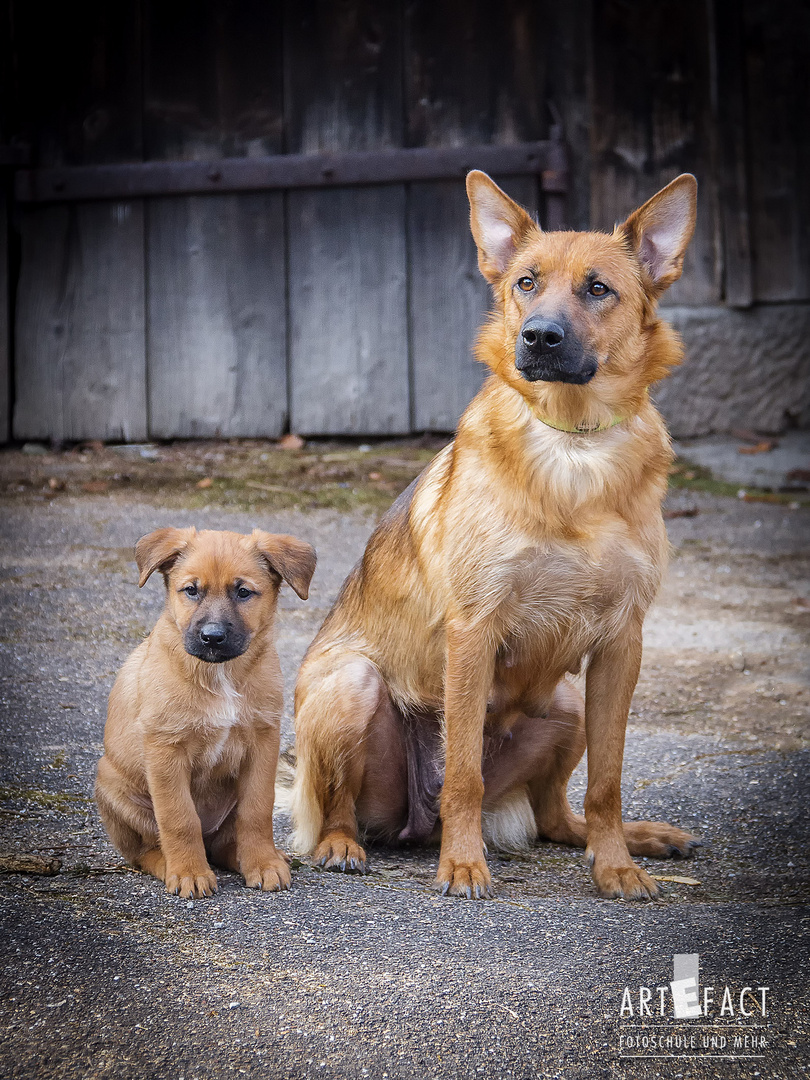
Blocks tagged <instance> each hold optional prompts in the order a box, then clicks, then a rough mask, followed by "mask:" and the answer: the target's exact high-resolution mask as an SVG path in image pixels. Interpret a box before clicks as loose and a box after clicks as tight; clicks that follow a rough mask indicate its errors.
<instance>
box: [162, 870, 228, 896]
mask: <svg viewBox="0 0 810 1080" xmlns="http://www.w3.org/2000/svg"><path fill="white" fill-rule="evenodd" d="M216 891H217V879H216V875H215V874H214V871H213V870H212V869H211V867H210V866H206V867H205V869H204V870H203V869H202V868H199V869H196V868H194V869H189V868H174V867H171V866H167V867H166V892H167V893H170V894H171V895H172V896H182V897H184V899H186V900H200V899H201V898H202V897H203V896H213V895H214V893H215V892H216Z"/></svg>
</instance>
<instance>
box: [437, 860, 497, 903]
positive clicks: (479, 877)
mask: <svg viewBox="0 0 810 1080" xmlns="http://www.w3.org/2000/svg"><path fill="white" fill-rule="evenodd" d="M435 888H436V889H437V890H438V891H439V892H440V893H441V895H442V896H465V897H466V898H467V899H468V900H472V899H475V900H483V899H484V898H485V897H488V896H492V878H491V876H490V873H489V869H488V867H487V864H486V862H485V861H484V859H473V860H469V861H467V862H456V860H455V859H453V858H443V859H440V860H439V869H438V872H437V874H436V882H435Z"/></svg>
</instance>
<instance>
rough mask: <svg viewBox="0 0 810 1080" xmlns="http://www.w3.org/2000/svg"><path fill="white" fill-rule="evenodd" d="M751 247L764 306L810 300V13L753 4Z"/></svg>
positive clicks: (748, 23) (748, 25) (797, 4)
mask: <svg viewBox="0 0 810 1080" xmlns="http://www.w3.org/2000/svg"><path fill="white" fill-rule="evenodd" d="M742 7H743V13H744V33H745V53H746V57H745V59H746V81H747V95H746V100H747V105H748V150H749V158H748V161H749V168H750V174H749V176H750V189H749V190H750V209H751V239H752V245H753V252H754V295H755V297H756V299H757V300H806V299H808V297H810V192H809V191H808V179H807V178H808V175H810V114H809V113H808V109H807V96H808V90H810V73H809V72H808V61H807V58H808V55H810V7H808V5H807V4H806V3H804V2H802V0H787V2H784V3H780V4H772V3H767V0H746V2H745V3H744V4H743V5H742Z"/></svg>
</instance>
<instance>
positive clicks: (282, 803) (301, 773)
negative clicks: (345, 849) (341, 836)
mask: <svg viewBox="0 0 810 1080" xmlns="http://www.w3.org/2000/svg"><path fill="white" fill-rule="evenodd" d="M315 779H316V778H315V776H314V775H313V770H312V768H311V767H310V763H309V762H308V760H307V757H306V754H305V753H299V754H298V757H297V759H296V757H295V752H294V751H290V750H288V751H286V753H284V754H282V755H281V757H280V758H279V763H278V772H277V773H276V806H277V807H278V809H279V810H283V811H285V812H286V813H288V814H290V816H291V817H292V821H293V833H292V837H291V840H290V846H291V847H292V849H293V850H294V851H297V852H298V853H299V854H301V855H310V854H311V853H312V852H313V851H314V850H315V847H316V846H317V843H318V840H319V838H320V835H321V830H322V828H323V805H322V803H321V800H320V798H319V796H318V788H317V785H316V782H315Z"/></svg>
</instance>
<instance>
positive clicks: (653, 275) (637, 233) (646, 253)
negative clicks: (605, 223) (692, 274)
mask: <svg viewBox="0 0 810 1080" xmlns="http://www.w3.org/2000/svg"><path fill="white" fill-rule="evenodd" d="M696 217H697V180H696V179H695V178H694V176H692V174H691V173H683V174H682V175H681V176H679V177H677V178H676V179H675V180H673V181H672V183H671V184H667V186H666V187H665V188H662V190H661V191H659V192H658V194H657V195H653V197H652V198H651V199H650V200H649V201H648V202H645V203H644V205H643V206H640V207H639V208H638V210H634V211H633V213H632V214H631V215H630V217H629V218H628V219H627V221H625V222H624V224H623V225H619V226H618V227H617V228H618V231H619V232H620V233H622V234H623V235H624V237H625V240H626V241H627V243H628V244H629V245H630V248H631V250H632V251H633V253H634V255H635V256H636V258H637V259H638V261H639V262H640V263H641V265H642V267H643V269H644V270H645V271H646V272H647V275H648V276H649V278H650V281H651V283H652V286H651V288H650V292H651V293H652V294H653V295H654V296H657V295H658V294H659V293H662V292H663V291H664V289H666V288H668V287H669V286H670V285H671V284H672V283H673V281H677V280H678V278H679V277H680V276H681V269H682V268H683V257H684V254H685V253H686V248H687V247H688V245H689V241H690V240H691V239H692V233H693V232H694V231H695V219H696Z"/></svg>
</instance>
